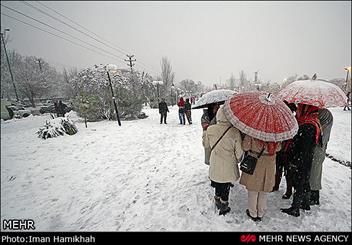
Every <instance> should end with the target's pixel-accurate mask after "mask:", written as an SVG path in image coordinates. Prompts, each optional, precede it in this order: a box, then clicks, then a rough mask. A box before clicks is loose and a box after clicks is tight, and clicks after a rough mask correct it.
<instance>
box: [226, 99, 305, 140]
mask: <svg viewBox="0 0 352 245" xmlns="http://www.w3.org/2000/svg"><path fill="white" fill-rule="evenodd" d="M224 112H225V116H226V118H227V119H228V120H229V121H230V122H231V124H232V125H233V126H234V127H236V128H238V129H239V130H240V131H242V132H243V133H245V134H247V135H249V136H251V137H254V138H256V139H260V140H263V141H266V142H279V141H284V140H288V139H291V138H293V137H294V136H295V135H296V134H297V131H298V124H297V120H296V118H295V117H294V115H293V114H292V112H291V110H290V109H289V108H288V106H287V105H286V104H285V103H284V102H283V101H281V100H280V99H278V98H276V97H275V96H273V95H271V94H267V93H264V92H250V93H242V94H237V95H235V96H233V97H232V98H231V99H230V100H227V101H226V102H225V105H224Z"/></svg>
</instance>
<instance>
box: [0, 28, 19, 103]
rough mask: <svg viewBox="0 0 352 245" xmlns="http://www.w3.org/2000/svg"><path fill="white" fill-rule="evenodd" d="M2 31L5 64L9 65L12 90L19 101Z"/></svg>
mask: <svg viewBox="0 0 352 245" xmlns="http://www.w3.org/2000/svg"><path fill="white" fill-rule="evenodd" d="M9 30H10V29H5V30H4V33H5V31H9ZM4 33H1V39H2V43H3V44H4V50H5V55H6V60H7V65H8V66H9V71H10V76H11V80H12V84H13V88H14V90H15V95H16V101H19V99H18V94H17V88H16V84H15V81H14V79H13V75H12V70H11V66H10V61H9V56H8V55H7V50H6V45H5V40H4Z"/></svg>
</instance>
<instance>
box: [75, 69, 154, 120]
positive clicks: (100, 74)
mask: <svg viewBox="0 0 352 245" xmlns="http://www.w3.org/2000/svg"><path fill="white" fill-rule="evenodd" d="M107 67H108V66H104V65H95V66H94V67H92V68H87V69H83V70H81V71H80V72H79V73H78V74H77V76H75V77H74V78H72V79H71V80H70V84H71V87H72V89H73V93H74V94H76V96H79V95H82V93H83V94H86V95H94V96H96V100H97V102H96V107H98V108H99V110H96V109H95V106H94V110H93V111H94V112H92V113H91V116H90V117H89V120H99V119H112V118H114V117H116V115H115V111H114V106H113V100H112V95H111V88H110V83H109V80H108V75H107ZM109 75H110V78H111V84H112V87H113V91H114V95H115V97H116V103H117V107H118V109H119V114H120V117H121V118H125V119H137V116H138V115H139V113H140V111H141V109H142V107H143V102H144V101H146V96H145V94H146V93H145V91H147V90H150V88H151V86H152V85H151V84H149V83H150V82H149V80H148V79H144V78H143V80H142V79H141V78H142V76H141V74H140V73H139V72H138V71H134V72H133V74H131V72H130V71H129V70H126V69H116V70H115V71H109ZM75 109H77V110H78V113H81V114H82V113H84V112H83V111H80V110H81V109H80V107H78V108H75Z"/></svg>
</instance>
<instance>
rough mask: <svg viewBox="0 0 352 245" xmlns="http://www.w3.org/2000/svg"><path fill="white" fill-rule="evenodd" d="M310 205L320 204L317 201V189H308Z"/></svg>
mask: <svg viewBox="0 0 352 245" xmlns="http://www.w3.org/2000/svg"><path fill="white" fill-rule="evenodd" d="M310 205H320V203H319V190H317V191H310Z"/></svg>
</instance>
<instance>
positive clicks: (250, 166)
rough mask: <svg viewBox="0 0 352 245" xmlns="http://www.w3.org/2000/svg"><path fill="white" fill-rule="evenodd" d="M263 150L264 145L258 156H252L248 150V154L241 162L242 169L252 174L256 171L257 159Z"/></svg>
mask: <svg viewBox="0 0 352 245" xmlns="http://www.w3.org/2000/svg"><path fill="white" fill-rule="evenodd" d="M263 152H264V147H263V149H262V151H261V152H260V154H259V155H258V158H256V157H254V156H251V155H249V154H248V152H246V154H245V156H244V158H243V160H242V162H241V164H240V169H241V171H242V172H244V173H246V174H250V175H252V174H253V173H254V170H255V167H256V165H257V161H258V159H259V158H260V157H261V156H262V154H263Z"/></svg>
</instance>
